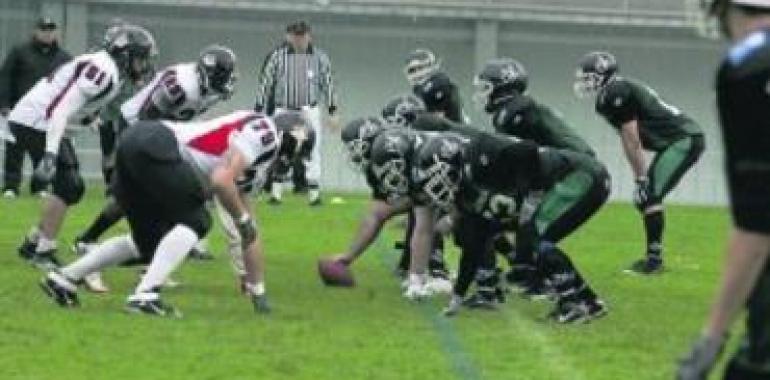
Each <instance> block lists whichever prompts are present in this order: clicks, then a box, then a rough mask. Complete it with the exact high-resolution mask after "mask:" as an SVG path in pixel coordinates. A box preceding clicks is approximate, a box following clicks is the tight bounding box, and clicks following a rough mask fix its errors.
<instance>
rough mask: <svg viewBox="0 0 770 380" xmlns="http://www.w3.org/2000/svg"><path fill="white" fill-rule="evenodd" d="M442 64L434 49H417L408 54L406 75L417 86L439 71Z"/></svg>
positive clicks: (411, 83)
mask: <svg viewBox="0 0 770 380" xmlns="http://www.w3.org/2000/svg"><path fill="white" fill-rule="evenodd" d="M440 66H441V63H440V62H439V61H438V59H436V55H435V54H433V52H432V51H430V50H427V49H417V50H415V51H413V52H411V53H409V56H407V58H406V65H405V66H404V75H406V80H407V81H409V84H410V85H412V86H416V85H418V84H420V83H422V82H424V81H425V80H426V79H428V78H429V77H430V76H431V75H433V73H435V72H436V71H438V69H439V67H440Z"/></svg>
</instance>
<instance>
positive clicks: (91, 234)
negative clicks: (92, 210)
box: [78, 205, 123, 242]
mask: <svg viewBox="0 0 770 380" xmlns="http://www.w3.org/2000/svg"><path fill="white" fill-rule="evenodd" d="M122 217H123V212H122V211H121V210H120V209H119V207H113V205H108V206H107V207H105V208H104V209H103V210H102V211H101V212H100V213H99V216H97V217H96V219H95V220H94V221H93V223H91V225H90V226H89V227H88V229H87V230H86V231H85V232H84V233H83V234H82V235H80V236H79V237H78V240H80V241H84V242H94V241H97V240H99V237H101V236H102V234H103V233H104V232H105V231H107V230H108V229H110V227H112V226H114V225H115V223H117V222H118V221H119V220H120V218H122Z"/></svg>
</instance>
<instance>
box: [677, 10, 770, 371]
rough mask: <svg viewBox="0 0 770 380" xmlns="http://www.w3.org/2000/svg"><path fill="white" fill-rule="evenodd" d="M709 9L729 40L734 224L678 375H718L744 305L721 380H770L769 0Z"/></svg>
mask: <svg viewBox="0 0 770 380" xmlns="http://www.w3.org/2000/svg"><path fill="white" fill-rule="evenodd" d="M704 5H708V8H707V10H708V12H709V15H710V16H714V18H716V19H717V20H718V24H717V25H718V26H720V27H721V29H722V33H723V34H724V35H725V36H726V37H727V38H728V39H729V40H730V42H731V46H730V47H729V50H728V52H727V54H726V56H725V59H724V61H723V62H722V65H721V67H720V68H719V72H718V74H717V81H716V87H717V88H716V89H717V94H716V95H717V97H716V98H717V104H718V107H719V116H720V121H721V126H722V132H723V136H724V144H725V145H724V146H725V164H726V165H725V168H726V172H727V183H728V187H729V190H730V208H731V212H732V221H733V226H731V228H730V229H731V231H730V241H729V244H728V248H727V252H726V253H727V255H726V256H725V259H724V268H723V272H722V279H721V285H720V288H719V290H718V292H717V293H718V294H716V295H715V298H714V303H713V306H712V307H711V313H710V315H709V317H708V321H707V322H706V324H705V326H704V328H703V330H702V332H701V334H702V335H701V337H699V338H698V340H697V341H696V342H695V344H694V345H693V347H692V350H691V351H690V353H689V354H688V355H687V356H686V357H685V358H684V359H683V360H682V361H681V362H680V363H679V369H678V371H677V377H676V378H677V380H706V379H708V378H712V379H713V378H718V377H716V376H714V377H710V376H709V372H711V370H712V368H713V367H714V365H715V363H716V361H717V359H718V358H719V355H720V353H721V352H722V351H723V348H724V345H725V342H726V341H727V340H728V339H727V338H728V335H729V331H730V329H731V325H732V323H733V322H734V321H735V319H736V317H738V316H739V315H741V314H742V313H741V312H742V309H744V308H745V309H747V311H748V312H747V313H746V314H747V316H746V317H747V318H746V333H745V335H744V338H743V340H742V343H741V344H740V345H737V350H736V351H735V353H734V354H733V356H732V358H731V359H730V360H729V362H728V364H727V365H726V366H725V372H724V374H723V375H722V377H719V378H721V379H725V380H762V379H770V262H769V261H768V256H769V255H770V197H768V194H770V170H769V168H770V129H768V120H770V114H769V113H768V111H769V110H770V99H768V87H767V84H768V82H769V81H770V1H767V0H711V1H705V2H704ZM715 26H716V25H715ZM707 31H708V29H707ZM713 32H716V31H713Z"/></svg>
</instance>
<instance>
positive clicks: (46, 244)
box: [35, 234, 56, 253]
mask: <svg viewBox="0 0 770 380" xmlns="http://www.w3.org/2000/svg"><path fill="white" fill-rule="evenodd" d="M54 249H56V239H49V238H47V237H45V236H43V235H42V234H39V235H38V239H37V247H35V252H36V253H41V252H49V251H51V250H54Z"/></svg>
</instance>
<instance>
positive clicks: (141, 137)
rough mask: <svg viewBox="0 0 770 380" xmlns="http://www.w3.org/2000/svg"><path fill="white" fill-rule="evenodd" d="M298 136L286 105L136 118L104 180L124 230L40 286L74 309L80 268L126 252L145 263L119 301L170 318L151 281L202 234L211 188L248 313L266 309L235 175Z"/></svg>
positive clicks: (302, 127)
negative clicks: (227, 226)
mask: <svg viewBox="0 0 770 380" xmlns="http://www.w3.org/2000/svg"><path fill="white" fill-rule="evenodd" d="M308 134H309V132H308V128H307V126H306V124H305V122H304V120H303V118H302V117H301V116H300V115H299V114H296V113H284V114H280V115H277V116H276V117H275V118H268V117H265V116H262V115H258V114H256V113H254V112H252V111H237V112H234V113H231V114H228V115H226V116H223V117H220V118H216V119H213V120H208V121H202V122H170V121H147V122H139V123H138V124H137V125H136V126H134V127H132V128H129V129H128V130H126V131H125V132H124V134H123V137H122V138H121V143H120V145H119V146H118V151H117V155H116V166H115V181H114V188H113V191H114V193H115V199H117V201H118V204H119V205H120V206H121V208H122V209H123V210H125V212H126V217H127V219H128V224H129V227H130V228H131V233H130V234H127V235H122V236H117V237H113V238H111V239H108V240H106V241H105V242H104V243H102V244H100V245H99V246H98V247H96V248H95V249H94V250H92V251H91V252H90V253H89V254H88V255H86V256H83V257H82V258H80V259H79V260H77V261H75V262H74V263H72V264H70V265H68V266H66V267H64V268H61V269H60V270H59V269H57V270H52V271H50V272H48V274H47V275H46V277H45V278H44V279H43V281H42V282H41V287H42V288H43V290H44V291H45V292H46V294H48V295H49V296H50V297H51V298H52V299H53V300H54V301H55V302H56V303H57V304H59V305H60V306H63V307H74V306H78V305H79V301H78V297H77V284H78V283H79V282H80V280H81V279H82V278H83V277H84V276H85V275H87V274H88V273H91V272H94V271H98V270H101V269H102V268H105V267H108V266H111V265H117V264H120V263H124V262H126V261H131V260H133V261H139V262H145V263H147V262H149V264H150V265H149V267H148V269H147V273H146V274H145V276H144V277H143V278H142V280H141V282H140V283H139V284H138V285H137V287H136V289H135V291H134V294H132V295H131V296H129V297H128V299H127V301H126V309H127V310H128V311H129V312H134V313H146V314H153V315H161V316H179V315H180V314H179V312H178V311H177V310H176V309H175V308H174V307H172V306H170V305H168V304H167V303H165V302H163V301H162V300H161V298H160V294H159V288H160V286H161V285H162V284H163V283H164V281H165V279H166V278H167V277H168V275H169V274H170V273H171V272H172V271H173V270H174V269H175V268H177V267H178V266H179V265H180V264H181V262H182V260H183V259H184V258H185V257H186V256H187V254H188V252H189V251H190V249H192V247H193V246H194V245H195V243H196V242H197V241H199V240H200V239H201V238H202V237H203V236H205V235H206V233H207V231H208V229H209V225H210V216H209V213H208V210H207V209H206V207H205V202H206V200H207V199H208V198H209V197H210V196H211V195H213V196H214V197H215V198H216V199H217V201H219V202H220V203H221V204H222V206H223V207H224V208H225V210H227V213H228V215H229V216H230V218H232V221H233V224H234V225H235V226H236V227H237V231H238V235H239V237H240V238H241V242H242V248H243V249H244V255H243V260H244V269H245V272H246V276H245V277H246V278H245V283H244V284H243V285H244V289H245V291H246V292H247V294H249V295H250V296H251V299H252V301H253V303H254V307H255V308H256V310H257V311H258V312H268V311H269V310H270V308H269V305H268V303H267V298H266V292H265V283H264V255H263V248H262V243H261V241H260V239H259V236H258V233H257V228H256V224H255V222H254V219H253V217H252V213H251V211H250V208H249V207H248V206H247V202H245V199H244V198H245V197H244V196H243V193H242V192H240V191H239V189H238V187H237V185H236V182H237V181H238V179H239V178H241V177H242V176H243V175H244V174H245V173H246V171H247V169H251V170H253V171H254V172H257V173H266V172H267V171H268V170H269V168H270V167H271V166H273V165H274V163H276V162H278V161H279V160H281V161H286V160H291V159H293V158H294V156H295V155H296V154H297V153H298V151H299V149H300V147H301V146H302V143H303V141H305V140H306V139H307V136H308ZM170 195H171V196H170Z"/></svg>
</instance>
